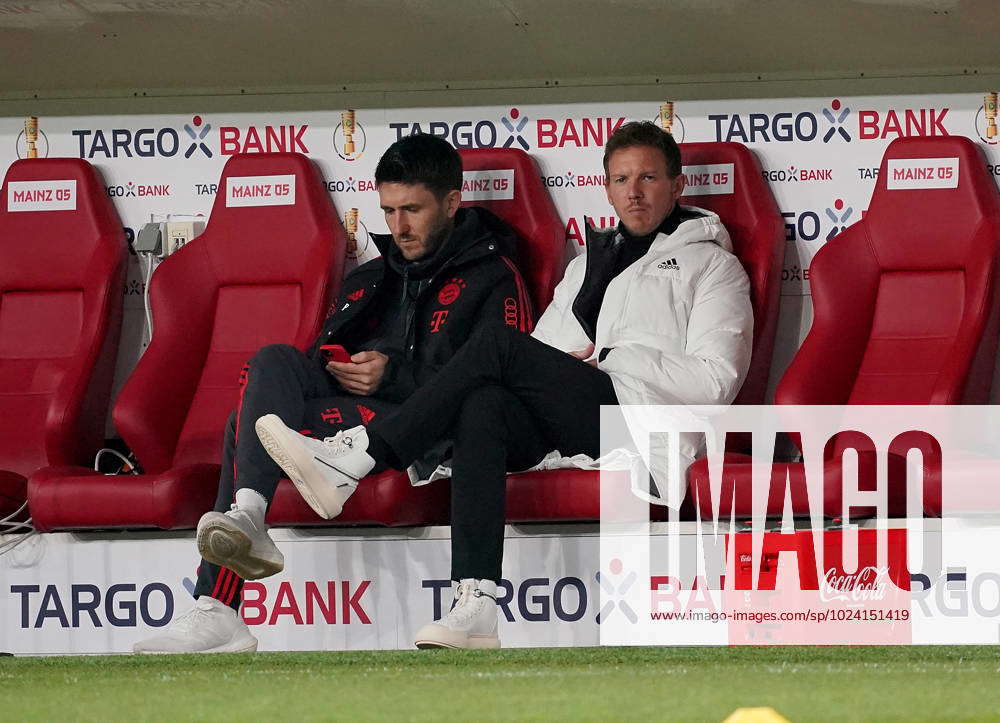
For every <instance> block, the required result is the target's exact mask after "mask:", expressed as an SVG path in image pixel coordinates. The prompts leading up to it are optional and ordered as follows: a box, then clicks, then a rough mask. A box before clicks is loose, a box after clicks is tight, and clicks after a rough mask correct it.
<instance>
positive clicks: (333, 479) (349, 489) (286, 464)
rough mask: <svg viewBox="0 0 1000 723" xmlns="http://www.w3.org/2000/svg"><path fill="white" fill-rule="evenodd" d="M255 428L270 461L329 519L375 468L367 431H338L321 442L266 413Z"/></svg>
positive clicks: (306, 499) (356, 429) (354, 429)
mask: <svg viewBox="0 0 1000 723" xmlns="http://www.w3.org/2000/svg"><path fill="white" fill-rule="evenodd" d="M255 427H256V429H257V436H258V437H260V443H261V444H262V445H264V449H266V450H267V453H268V454H269V455H271V459H273V460H274V461H275V462H277V463H278V465H279V466H280V467H281V469H283V470H284V471H285V474H287V475H288V479H290V480H291V481H292V482H293V483H294V484H295V487H296V489H298V491H299V494H301V495H302V498H303V499H304V500H305V501H306V502H308V503H309V506H310V507H312V508H313V510H315V511H316V514H317V515H319V516H320V517H322V518H323V519H326V520H329V519H332V518H334V517H336V516H337V515H339V514H340V511H341V510H342V509H343V507H344V503H345V502H346V501H347V500H348V499H349V498H350V496H351V495H352V494H354V490H355V489H357V487H358V482H359V481H361V479H362V478H363V477H364V476H365V475H366V474H368V473H369V472H371V471H372V468H373V467H374V466H375V460H374V459H372V458H371V456H370V455H369V454H368V452H367V449H368V431H367V430H366V429H365V428H364V427H354V428H353V429H348V430H346V431H344V432H337V434H336V435H335V436H333V437H327V438H326V439H324V440H323V441H322V442H321V441H319V440H318V439H312V438H311V437H307V436H305V435H304V434H299V433H298V432H296V431H295V430H293V429H289V428H288V427H287V426H285V423H284V422H282V421H281V419H280V418H279V417H278V416H277V415H276V414H265V415H264V416H263V417H261V418H260V419H258V420H257V423H256V425H255Z"/></svg>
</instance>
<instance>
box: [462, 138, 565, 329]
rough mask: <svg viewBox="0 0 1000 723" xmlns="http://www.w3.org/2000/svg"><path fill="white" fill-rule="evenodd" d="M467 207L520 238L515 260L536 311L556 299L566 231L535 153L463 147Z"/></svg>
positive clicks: (465, 204) (465, 202)
mask: <svg viewBox="0 0 1000 723" xmlns="http://www.w3.org/2000/svg"><path fill="white" fill-rule="evenodd" d="M459 154H460V155H461V156H462V166H463V168H464V169H465V172H466V173H465V184H464V186H465V187H464V188H463V190H462V205H463V206H482V207H484V208H486V209H488V210H490V211H492V212H493V213H495V214H496V215H497V216H499V217H500V218H502V219H503V220H504V221H506V222H507V223H508V224H510V226H511V227H512V228H513V229H514V230H515V231H516V232H517V235H518V236H519V237H520V245H519V248H518V258H517V259H514V260H515V261H516V262H517V264H518V267H519V268H520V270H521V273H522V274H524V277H525V279H526V280H527V283H528V286H529V288H530V289H531V295H532V299H533V301H534V302H535V309H536V311H537V313H539V314H540V313H541V312H542V311H543V310H544V309H545V307H546V306H548V304H549V302H550V301H551V300H552V291H553V290H554V289H555V287H556V284H557V283H559V279H560V277H561V276H562V270H563V250H564V248H565V245H566V232H565V229H564V227H563V224H562V221H560V220H559V214H557V213H556V208H555V205H554V204H553V203H552V198H551V197H550V196H549V193H548V191H546V190H545V186H543V185H542V180H541V176H540V173H539V171H538V166H536V165H535V162H534V160H532V158H531V156H529V155H528V154H527V153H525V152H524V151H522V150H518V149H516V148H462V149H460V150H459Z"/></svg>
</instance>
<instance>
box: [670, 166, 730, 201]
mask: <svg viewBox="0 0 1000 723" xmlns="http://www.w3.org/2000/svg"><path fill="white" fill-rule="evenodd" d="M681 173H683V174H684V178H685V179H686V180H687V186H686V187H685V188H684V195H685V196H718V195H723V194H727V193H732V192H733V179H734V178H735V176H736V171H735V167H734V165H733V164H732V163H713V164H711V165H707V166H684V167H683V168H682V169H681Z"/></svg>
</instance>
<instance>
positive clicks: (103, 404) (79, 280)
mask: <svg viewBox="0 0 1000 723" xmlns="http://www.w3.org/2000/svg"><path fill="white" fill-rule="evenodd" d="M126 256H127V247H126V244H125V233H124V231H123V229H122V224H121V221H120V220H119V219H118V214H117V213H116V212H115V209H114V207H113V206H112V205H111V202H110V200H109V199H108V194H107V191H106V190H105V187H104V183H103V182H102V180H101V178H100V176H99V175H98V173H97V171H96V170H95V169H94V167H93V166H91V165H90V164H89V163H87V162H86V161H83V160H80V159H77V158H46V159H31V160H20V161H15V162H14V163H13V164H12V165H11V167H10V168H9V169H8V170H7V175H6V177H5V178H4V182H3V188H2V189H0V469H3V470H8V471H12V472H17V473H19V474H22V475H27V474H30V473H32V472H34V471H35V470H37V469H38V468H40V467H42V466H45V465H52V464H70V463H73V464H81V463H86V462H87V461H89V459H90V456H91V455H92V454H93V453H94V452H95V451H96V450H97V448H98V447H100V445H101V442H102V441H103V439H104V423H105V419H106V416H107V411H108V402H109V395H110V393H111V379H112V376H113V374H114V363H115V357H116V353H117V348H118V336H119V332H120V330H121V315H122V299H123V296H124V293H123V290H124V284H125V259H126Z"/></svg>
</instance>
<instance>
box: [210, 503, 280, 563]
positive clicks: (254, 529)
mask: <svg viewBox="0 0 1000 723" xmlns="http://www.w3.org/2000/svg"><path fill="white" fill-rule="evenodd" d="M198 552H200V553H201V556H202V557H203V558H205V559H206V560H208V561H209V562H214V563H215V564H216V565H219V566H221V567H228V568H229V569H230V570H232V571H233V572H235V573H236V574H237V575H239V576H240V577H242V578H243V579H244V580H259V579H260V578H262V577H269V576H270V575H276V574H277V573H279V572H281V571H282V570H283V569H284V568H285V556H284V555H282V554H281V550H279V549H278V548H277V546H275V544H274V540H272V539H271V536H270V535H268V534H267V525H265V524H264V523H263V521H259V520H255V519H254V516H253V515H251V514H249V513H248V512H246V511H244V510H241V509H240V508H239V507H237V506H236V505H233V507H232V509H231V510H229V512H226V513H225V514H223V513H221V512H206V513H205V514H204V515H202V516H201V519H200V520H199V521H198Z"/></svg>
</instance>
